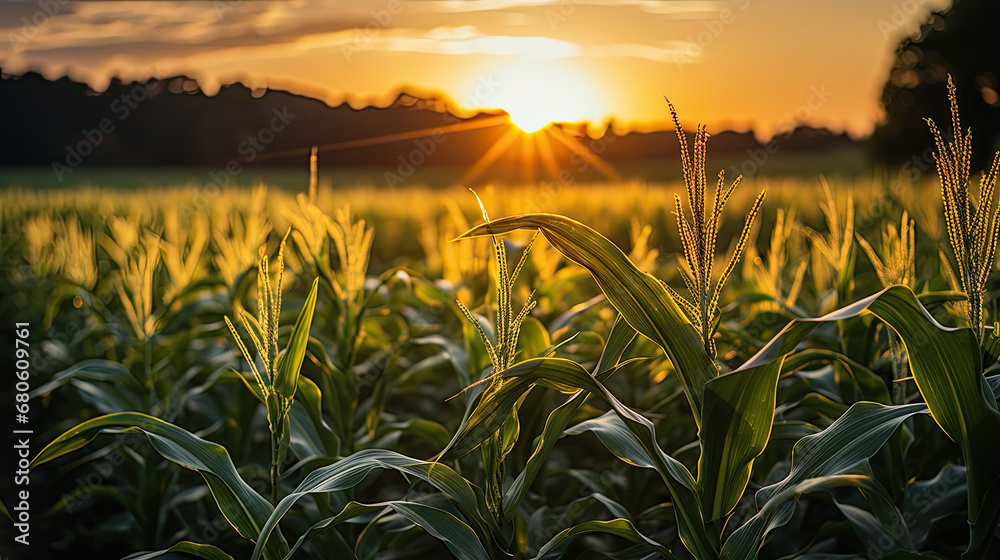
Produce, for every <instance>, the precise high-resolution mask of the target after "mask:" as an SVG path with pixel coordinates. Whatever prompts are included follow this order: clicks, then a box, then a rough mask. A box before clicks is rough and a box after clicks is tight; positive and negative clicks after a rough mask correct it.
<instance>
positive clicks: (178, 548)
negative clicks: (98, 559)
mask: <svg viewBox="0 0 1000 560" xmlns="http://www.w3.org/2000/svg"><path fill="white" fill-rule="evenodd" d="M173 552H183V553H185V554H191V555H193V556H197V557H198V558H205V559H206V560H233V557H232V556H230V555H228V554H226V553H225V552H223V551H221V550H219V549H218V548H216V547H214V546H212V545H210V544H198V543H193V542H190V541H181V542H179V543H177V544H175V545H174V546H172V547H170V548H165V549H163V550H157V551H156V552H137V553H135V554H130V555H128V556H126V557H125V558H123V559H122V560H150V559H152V558H157V557H159V556H163V555H164V554H170V553H173Z"/></svg>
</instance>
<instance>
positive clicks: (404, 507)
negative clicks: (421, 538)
mask: <svg viewBox="0 0 1000 560" xmlns="http://www.w3.org/2000/svg"><path fill="white" fill-rule="evenodd" d="M389 507H391V508H392V509H393V510H394V511H395V512H396V513H398V514H400V515H402V516H403V517H405V518H407V519H409V520H410V521H411V522H413V524H414V525H419V526H420V527H423V528H424V530H425V531H427V532H428V533H430V534H431V535H432V536H434V537H436V538H437V539H438V540H440V541H441V542H443V543H444V545H445V546H447V547H448V550H450V551H451V553H452V554H454V555H455V556H456V557H457V558H459V559H460V560H490V557H489V555H488V554H487V553H486V549H484V548H483V543H482V542H480V540H479V538H477V537H476V533H475V532H474V531H473V530H472V528H471V527H469V526H468V525H467V524H465V522H463V521H462V520H460V519H459V518H457V517H455V516H454V515H452V514H451V513H449V512H447V511H444V510H441V509H437V508H435V507H431V506H428V505H424V504H420V503H417V502H390V503H389Z"/></svg>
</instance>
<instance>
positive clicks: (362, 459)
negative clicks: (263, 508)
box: [251, 449, 499, 560]
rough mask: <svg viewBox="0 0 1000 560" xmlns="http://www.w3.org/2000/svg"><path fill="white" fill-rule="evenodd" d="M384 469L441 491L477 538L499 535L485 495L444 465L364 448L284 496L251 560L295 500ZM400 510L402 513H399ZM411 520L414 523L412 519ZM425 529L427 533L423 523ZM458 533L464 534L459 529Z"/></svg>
mask: <svg viewBox="0 0 1000 560" xmlns="http://www.w3.org/2000/svg"><path fill="white" fill-rule="evenodd" d="M386 469H390V470H395V471H398V472H400V473H403V474H405V475H409V476H414V477H417V478H420V479H422V480H424V481H426V482H427V483H429V484H431V485H432V486H434V487H436V488H437V489H438V490H440V491H441V492H442V493H444V494H445V495H446V496H447V497H448V498H449V499H450V500H451V501H452V502H454V504H455V505H456V506H457V507H458V510H459V511H460V512H461V513H462V515H463V516H464V517H465V521H463V523H466V524H467V526H469V527H470V530H472V531H473V533H474V534H475V535H476V536H477V538H481V539H487V540H488V539H490V538H492V537H493V536H495V535H498V534H499V529H498V528H497V526H496V524H495V523H494V522H493V521H492V517H491V516H490V514H489V510H488V509H487V507H486V498H485V496H484V495H483V493H482V491H481V490H479V489H478V488H475V487H474V486H472V485H471V484H469V482H468V481H467V480H465V479H464V478H462V477H461V476H459V475H458V473H456V472H455V471H454V470H452V469H451V468H450V467H448V466H447V465H444V464H442V463H431V462H427V461H421V460H419V459H413V458H411V457H407V456H405V455H401V454H399V453H396V452H394V451H388V450H383V449H365V450H363V451H359V452H357V453H355V454H354V455H351V456H349V457H345V458H344V459H341V460H340V461H337V462H336V463H334V464H333V465H329V466H326V467H321V468H318V469H316V470H314V471H313V472H311V473H309V475H308V476H306V477H305V479H304V480H303V481H302V483H301V484H299V486H298V487H297V488H296V489H295V490H294V491H293V492H291V493H290V494H288V495H287V496H285V498H284V499H282V500H281V502H279V503H278V505H277V506H276V507H275V509H274V512H273V513H271V516H270V518H268V519H267V522H266V523H265V524H264V525H263V528H262V530H261V532H260V538H259V539H258V541H257V547H256V548H255V549H254V553H253V556H251V560H257V559H258V558H260V555H261V553H262V550H263V549H262V547H263V546H264V545H265V544H266V543H268V542H269V540H270V535H271V533H272V532H273V531H275V530H276V529H277V524H278V522H279V521H280V520H281V519H282V518H283V517H284V516H285V515H286V514H287V513H288V512H289V511H290V510H291V508H292V506H294V505H295V503H296V502H297V501H298V500H300V499H301V498H303V497H305V496H307V495H310V494H317V493H330V492H338V491H342V490H347V489H350V488H353V487H355V486H357V485H358V484H360V483H361V482H362V481H364V480H365V478H366V477H367V476H368V475H369V474H371V473H372V472H374V471H380V470H386ZM421 512H422V513H421ZM421 512H416V511H415V510H413V511H410V513H411V515H413V516H414V518H417V517H420V515H421V514H423V515H425V516H426V517H427V518H428V519H432V520H436V519H439V518H440V516H437V514H434V513H427V512H426V511H423V510H421ZM399 513H400V515H405V514H404V513H402V512H399ZM408 519H409V518H408ZM411 521H412V519H411ZM414 523H417V522H416V521H414ZM418 524H419V523H418ZM425 529H427V530H428V531H429V532H430V529H429V528H427V527H426V526H425ZM459 533H462V534H464V533H463V532H462V531H461V530H459ZM432 534H433V533H432ZM279 536H280V534H279ZM446 536H449V538H451V537H452V536H454V537H455V538H459V536H460V535H458V534H457V533H456V534H455V535H450V534H449V535H446ZM462 538H463V539H464V537H462ZM460 540H461V539H460ZM463 542H464V541H463ZM480 542H481V541H480ZM462 546H463V547H464V546H465V545H464V544H463V545H462ZM463 550H464V548H463Z"/></svg>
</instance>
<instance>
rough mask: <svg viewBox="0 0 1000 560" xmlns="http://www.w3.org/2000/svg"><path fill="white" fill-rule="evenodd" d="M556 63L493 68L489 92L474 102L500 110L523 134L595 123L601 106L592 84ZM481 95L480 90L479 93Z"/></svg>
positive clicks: (568, 68) (515, 64)
mask: <svg viewBox="0 0 1000 560" xmlns="http://www.w3.org/2000/svg"><path fill="white" fill-rule="evenodd" d="M558 62H560V61H535V62H527V61H518V62H512V63H508V64H506V65H503V66H499V67H496V68H495V69H494V70H493V71H492V72H490V75H491V82H492V83H493V84H495V86H494V88H493V89H492V91H489V92H487V93H486V95H483V96H482V99H477V100H476V101H477V104H478V105H479V106H480V107H482V108H487V107H491V108H500V109H503V110H505V111H507V113H508V114H509V115H510V120H511V122H512V123H514V125H515V126H517V127H518V128H519V129H521V130H522V131H524V132H525V133H532V132H536V131H538V130H541V129H543V128H545V127H546V126H548V125H549V124H551V123H554V122H581V121H591V122H596V121H599V120H601V118H602V113H603V107H602V105H603V103H602V100H601V95H600V93H599V92H598V89H597V88H596V87H595V86H594V84H592V83H590V82H589V81H588V80H587V79H586V78H585V77H584V76H583V74H582V73H581V72H578V71H575V69H574V68H572V67H570V66H568V65H566V64H558ZM480 91H482V90H480Z"/></svg>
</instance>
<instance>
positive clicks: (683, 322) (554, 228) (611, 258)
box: [458, 214, 718, 425]
mask: <svg viewBox="0 0 1000 560" xmlns="http://www.w3.org/2000/svg"><path fill="white" fill-rule="evenodd" d="M518 229H537V230H540V231H541V232H542V234H543V235H545V238H546V239H547V240H548V241H549V243H551V244H552V246H553V247H555V248H556V249H557V250H558V251H559V252H560V253H562V254H563V255H564V256H565V257H566V258H568V259H570V260H571V261H573V262H575V263H577V264H579V265H580V266H582V267H584V268H586V269H587V270H588V271H590V274H591V275H592V276H593V277H594V280H595V281H597V284H598V285H599V286H600V287H601V290H602V291H603V292H604V295H605V296H607V298H608V301H610V302H611V304H612V305H614V306H615V309H617V310H618V312H619V313H621V314H622V316H623V317H624V318H625V320H626V321H628V323H629V325H631V326H632V328H633V329H635V330H636V331H638V332H640V333H641V334H643V335H644V336H646V337H647V338H649V339H650V340H652V341H653V342H655V343H656V344H657V345H658V346H660V347H661V348H662V349H663V350H664V351H665V352H666V353H667V355H668V356H669V357H670V361H671V362H673V364H674V368H675V369H676V371H677V373H678V375H679V376H680V379H681V384H682V386H683V387H684V394H685V396H686V397H687V399H688V402H689V403H690V405H691V410H692V414H694V417H695V422H696V423H697V424H699V425H700V424H701V410H702V393H703V391H704V387H705V384H706V383H707V382H708V381H709V380H710V379H712V378H714V377H715V376H716V375H717V374H718V369H717V368H716V366H715V363H714V362H713V360H712V359H711V358H710V357H709V356H708V354H707V353H706V352H705V345H704V342H703V341H702V339H701V336H700V335H699V334H698V331H697V330H696V329H695V328H694V326H693V325H692V324H691V322H690V321H689V320H688V318H687V316H685V315H684V312H683V311H681V308H680V307H678V305H677V303H676V302H675V301H674V300H673V298H671V297H670V294H669V293H667V289H666V287H665V286H664V284H663V283H661V282H660V281H659V280H657V279H656V278H654V277H653V276H651V275H649V274H647V273H645V272H643V271H641V270H639V269H638V268H637V267H636V266H635V264H633V263H632V261H630V260H629V258H628V256H626V255H625V253H623V252H622V250H621V249H619V248H618V247H617V246H615V244H614V243H612V242H611V241H609V240H608V239H607V238H606V237H604V236H603V235H601V234H600V233H598V232H596V231H594V230H593V229H591V228H589V227H587V226H586V225H584V224H581V223H580V222H577V221H575V220H572V219H570V218H565V217H563V216H557V215H553V214H522V215H520V216H511V217H507V218H500V219H498V220H494V221H491V222H489V224H481V225H479V226H476V227H475V228H472V229H471V230H469V231H467V232H465V233H463V234H462V235H461V236H459V237H458V239H469V238H473V237H482V236H487V235H500V234H504V233H507V232H510V231H514V230H518Z"/></svg>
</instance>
